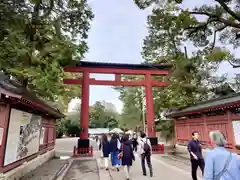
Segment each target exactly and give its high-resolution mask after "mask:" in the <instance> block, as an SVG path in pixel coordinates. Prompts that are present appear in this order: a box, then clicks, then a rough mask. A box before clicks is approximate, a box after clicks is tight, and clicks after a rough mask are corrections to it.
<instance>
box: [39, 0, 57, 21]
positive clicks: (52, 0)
mask: <svg viewBox="0 0 240 180" xmlns="http://www.w3.org/2000/svg"><path fill="white" fill-rule="evenodd" d="M53 7H54V0H50V6H49V9H48V10H47V12H46V13H45V14H43V15H42V17H41V18H46V17H47V16H49V15H50V13H51V11H52V10H53Z"/></svg>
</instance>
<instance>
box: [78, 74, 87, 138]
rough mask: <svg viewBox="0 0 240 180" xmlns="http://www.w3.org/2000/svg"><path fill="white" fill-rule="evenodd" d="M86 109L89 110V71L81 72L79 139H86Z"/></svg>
mask: <svg viewBox="0 0 240 180" xmlns="http://www.w3.org/2000/svg"><path fill="white" fill-rule="evenodd" d="M88 111H89V72H87V71H84V72H83V81H82V102H81V119H80V129H83V131H81V132H80V138H81V139H88Z"/></svg>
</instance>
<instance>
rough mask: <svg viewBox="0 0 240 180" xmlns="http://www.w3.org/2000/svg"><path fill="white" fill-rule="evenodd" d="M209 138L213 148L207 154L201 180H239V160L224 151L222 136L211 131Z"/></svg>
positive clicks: (233, 154) (218, 132)
mask: <svg viewBox="0 0 240 180" xmlns="http://www.w3.org/2000/svg"><path fill="white" fill-rule="evenodd" d="M209 137H210V140H211V143H212V144H213V145H214V146H215V148H214V149H213V150H211V151H209V152H208V153H207V156H206V165H205V169H204V176H203V180H240V159H239V157H237V154H236V153H232V152H229V151H227V150H226V149H225V146H226V144H227V141H226V137H225V136H224V134H223V133H222V132H220V131H211V132H210V133H209Z"/></svg>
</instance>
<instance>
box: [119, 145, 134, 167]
mask: <svg viewBox="0 0 240 180" xmlns="http://www.w3.org/2000/svg"><path fill="white" fill-rule="evenodd" d="M121 151H122V153H123V156H122V165H123V166H132V161H133V160H135V157H134V154H133V148H132V142H131V141H125V142H123V143H122V145H121Z"/></svg>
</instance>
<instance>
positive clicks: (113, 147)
mask: <svg viewBox="0 0 240 180" xmlns="http://www.w3.org/2000/svg"><path fill="white" fill-rule="evenodd" d="M120 147H121V144H120V141H119V139H118V136H117V134H113V135H112V138H111V140H110V155H111V162H112V166H113V167H114V168H116V170H117V171H119V166H120V159H119V158H118V154H119V151H120Z"/></svg>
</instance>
